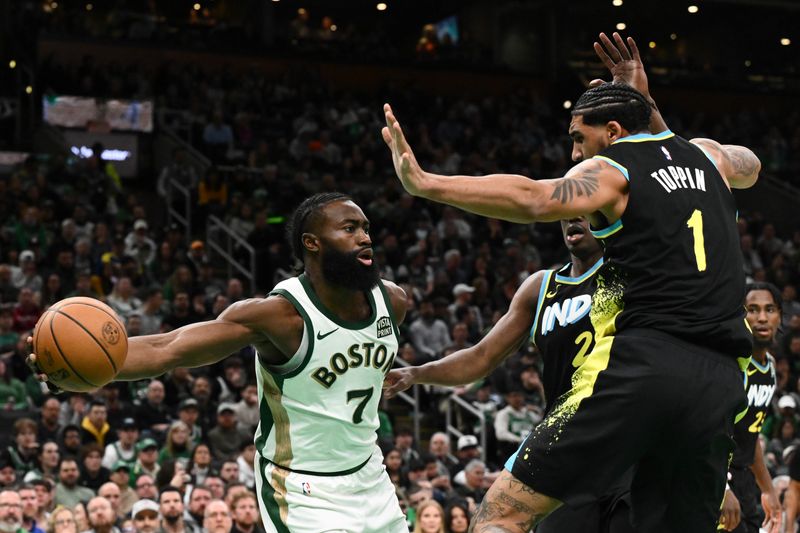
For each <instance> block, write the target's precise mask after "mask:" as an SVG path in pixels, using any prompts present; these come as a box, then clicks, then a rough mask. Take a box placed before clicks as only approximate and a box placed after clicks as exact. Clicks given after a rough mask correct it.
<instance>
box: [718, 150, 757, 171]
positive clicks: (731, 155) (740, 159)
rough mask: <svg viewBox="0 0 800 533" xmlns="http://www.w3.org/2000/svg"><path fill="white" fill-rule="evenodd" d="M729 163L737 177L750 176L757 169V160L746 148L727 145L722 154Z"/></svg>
mask: <svg viewBox="0 0 800 533" xmlns="http://www.w3.org/2000/svg"><path fill="white" fill-rule="evenodd" d="M722 153H723V154H725V157H726V158H727V159H728V161H730V163H731V167H732V168H733V171H734V173H735V174H736V175H737V176H752V175H753V174H755V173H756V170H757V169H758V159H756V158H755V157H754V156H753V153H752V152H751V151H750V150H748V149H747V148H743V147H741V146H733V145H727V146H725V147H724V150H723V152H722Z"/></svg>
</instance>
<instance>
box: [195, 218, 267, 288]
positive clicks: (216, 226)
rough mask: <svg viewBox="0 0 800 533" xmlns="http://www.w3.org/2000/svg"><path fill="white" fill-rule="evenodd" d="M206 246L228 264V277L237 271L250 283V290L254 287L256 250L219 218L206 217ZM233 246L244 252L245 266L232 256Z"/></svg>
mask: <svg viewBox="0 0 800 533" xmlns="http://www.w3.org/2000/svg"><path fill="white" fill-rule="evenodd" d="M206 245H207V246H208V247H209V248H210V249H211V250H214V251H215V252H216V253H218V254H219V255H220V256H222V258H223V259H225V260H226V261H227V262H228V277H229V278H230V277H232V276H233V270H234V269H235V270H237V271H238V272H239V273H240V274H241V275H242V276H244V277H245V278H247V280H248V281H249V282H250V289H251V290H253V289H255V286H256V250H255V248H253V247H252V246H251V245H250V243H248V242H247V241H246V240H244V238H242V236H241V235H238V234H237V233H236V232H235V231H233V230H232V229H231V228H230V227H228V225H227V224H225V223H224V222H223V221H222V220H220V218H219V217H217V216H215V215H211V216H209V217H208V222H207V226H206ZM234 246H236V247H238V248H240V249H242V250H244V252H246V254H247V256H248V260H247V264H243V263H241V262H240V261H239V260H238V259H237V258H236V257H235V255H234Z"/></svg>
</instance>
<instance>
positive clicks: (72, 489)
mask: <svg viewBox="0 0 800 533" xmlns="http://www.w3.org/2000/svg"><path fill="white" fill-rule="evenodd" d="M79 476H80V472H79V470H78V462H77V461H76V460H75V459H74V458H72V457H65V458H63V459H61V464H60V465H59V467H58V483H57V484H56V493H55V497H54V498H53V503H54V504H55V505H63V506H64V507H68V508H70V509H72V508H74V507H75V506H76V505H77V504H78V503H79V502H82V501H88V500H89V499H90V498H91V497H92V496H94V491H92V489H90V488H87V487H83V486H80V485H78V478H79Z"/></svg>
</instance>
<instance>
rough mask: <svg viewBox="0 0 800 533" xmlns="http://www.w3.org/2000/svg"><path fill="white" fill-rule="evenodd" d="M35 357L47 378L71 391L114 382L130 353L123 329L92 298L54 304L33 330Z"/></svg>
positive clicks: (79, 297) (116, 319)
mask: <svg viewBox="0 0 800 533" xmlns="http://www.w3.org/2000/svg"><path fill="white" fill-rule="evenodd" d="M33 353H35V354H36V361H37V363H38V364H39V368H41V369H42V372H44V373H45V374H47V379H48V380H49V381H51V382H52V383H53V384H55V385H57V386H58V387H59V388H61V389H63V390H67V391H73V392H82V391H88V390H93V389H96V388H98V387H102V386H103V385H105V384H106V383H109V382H110V381H112V380H113V379H114V377H115V376H116V375H117V373H118V372H119V371H120V369H121V368H122V365H123V364H125V357H126V356H127V355H128V335H127V333H126V332H125V326H124V325H123V324H122V321H121V320H120V319H119V317H118V316H117V314H116V313H115V312H114V310H113V309H111V308H110V307H109V306H107V305H106V304H104V303H103V302H101V301H100V300H95V299H94V298H84V297H81V296H78V297H75V298H66V299H64V300H61V301H59V302H56V303H55V304H53V306H52V307H50V309H48V310H47V311H46V312H45V313H44V314H43V315H42V316H41V318H39V322H37V323H36V328H34V330H33Z"/></svg>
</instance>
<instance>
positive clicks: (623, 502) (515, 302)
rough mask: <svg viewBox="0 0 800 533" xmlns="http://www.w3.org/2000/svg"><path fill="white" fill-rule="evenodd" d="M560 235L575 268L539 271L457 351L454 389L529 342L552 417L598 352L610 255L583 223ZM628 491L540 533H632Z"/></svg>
mask: <svg viewBox="0 0 800 533" xmlns="http://www.w3.org/2000/svg"><path fill="white" fill-rule="evenodd" d="M561 232H562V235H563V238H564V243H565V244H566V246H567V249H568V250H569V254H570V262H569V263H567V264H566V265H564V267H562V268H560V269H558V270H542V271H540V272H537V273H535V274H533V275H531V276H530V277H529V278H528V279H527V280H525V282H523V284H522V285H521V286H520V288H519V289H518V290H517V292H516V294H515V295H514V298H513V299H512V302H511V306H510V308H509V310H508V313H506V314H505V315H504V316H503V317H502V318H501V319H500V320H499V321H498V323H497V325H496V326H495V327H494V328H492V330H491V331H490V332H489V333H488V334H487V336H486V337H484V338H483V339H482V340H481V341H480V342H479V343H478V344H476V345H475V346H471V347H470V348H467V349H465V350H462V351H461V352H456V354H458V355H457V356H458V357H463V358H469V363H468V364H464V365H461V366H460V367H459V368H454V369H452V371H451V372H449V376H450V379H452V380H453V381H454V382H458V383H460V384H461V383H467V382H469V381H470V380H471V379H472V378H473V376H474V373H475V371H476V369H480V371H481V372H483V373H482V375H481V376H480V377H485V376H486V375H488V374H489V373H490V372H491V371H492V370H493V369H494V368H495V367H497V366H498V365H499V364H500V363H501V362H502V361H504V360H505V359H506V358H507V357H508V356H510V355H512V354H514V353H516V351H517V349H518V348H519V346H520V345H521V344H522V343H524V342H526V341H528V340H530V341H532V342H533V343H534V344H536V346H537V348H538V349H539V352H540V353H541V354H542V358H543V361H544V372H543V379H542V381H543V385H544V390H545V399H546V400H547V405H546V407H545V412H546V413H548V412H550V410H551V409H552V408H553V406H554V405H555V404H556V399H557V398H558V397H559V396H561V395H562V394H564V393H565V392H567V391H568V390H569V389H570V387H571V382H572V376H573V373H574V372H575V370H576V369H577V368H578V367H579V366H580V365H581V363H582V362H583V361H584V359H585V358H586V355H587V354H588V353H589V351H590V350H591V348H592V347H593V346H594V329H593V328H592V323H591V321H590V320H589V309H590V307H591V295H592V293H593V292H594V289H595V286H596V283H595V274H596V273H597V270H598V269H599V267H600V266H601V265H602V264H603V249H602V247H601V245H600V243H599V242H598V241H597V239H595V238H594V236H593V235H592V233H591V231H590V229H589V224H588V222H587V220H586V219H585V218H584V217H578V218H575V219H571V220H562V221H561ZM453 355H455V354H453ZM453 355H451V356H448V358H450V357H453ZM436 364H437V363H428V365H436ZM426 366H427V365H426ZM422 372H424V370H423V371H422ZM405 374H406V370H405V369H404V368H400V369H395V370H392V371H391V372H390V374H389V376H388V377H387V387H386V389H385V392H386V395H387V396H389V397H391V396H394V395H395V394H396V393H397V392H399V390H400V389H403V388H406V385H407V383H406V381H405V380H404V379H403V378H404V377H405ZM389 383H392V384H393V385H388V384H389ZM512 458H513V456H512ZM629 487H630V476H623V477H622V478H621V479H620V480H618V481H617V482H616V483H614V484H613V485H612V486H611V487H608V490H606V491H605V493H604V494H603V495H602V496H600V497H599V498H598V499H596V500H593V501H591V502H589V503H586V504H584V505H581V506H579V507H576V508H572V507H568V506H563V507H561V508H559V509H558V510H556V511H555V512H554V513H553V514H551V515H550V516H548V517H547V518H546V519H545V520H544V521H543V522H542V523H541V524H539V526H538V527H537V528H536V533H564V532H573V531H575V532H581V533H594V532H596V533H606V532H608V533H630V532H632V531H633V529H632V527H631V525H630V520H629V514H630V513H629V504H628V499H627V494H628V488H629Z"/></svg>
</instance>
